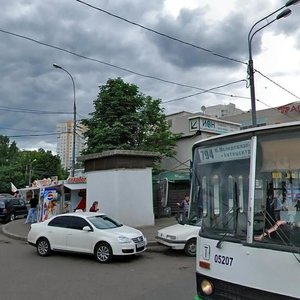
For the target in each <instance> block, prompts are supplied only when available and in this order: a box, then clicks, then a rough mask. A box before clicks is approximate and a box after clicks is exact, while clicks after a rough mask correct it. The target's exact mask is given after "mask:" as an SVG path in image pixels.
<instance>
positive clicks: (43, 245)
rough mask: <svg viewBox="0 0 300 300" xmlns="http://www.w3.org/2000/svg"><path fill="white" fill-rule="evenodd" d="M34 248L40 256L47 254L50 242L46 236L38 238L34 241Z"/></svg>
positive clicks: (49, 249)
mask: <svg viewBox="0 0 300 300" xmlns="http://www.w3.org/2000/svg"><path fill="white" fill-rule="evenodd" d="M36 250H37V253H38V255H40V256H48V255H49V254H50V253H51V248H50V243H49V241H48V240H47V239H46V238H40V239H39V240H38V241H37V243H36Z"/></svg>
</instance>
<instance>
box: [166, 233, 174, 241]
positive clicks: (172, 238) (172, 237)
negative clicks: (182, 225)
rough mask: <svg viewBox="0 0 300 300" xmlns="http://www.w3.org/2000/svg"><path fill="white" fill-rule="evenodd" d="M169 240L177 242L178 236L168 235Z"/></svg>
mask: <svg viewBox="0 0 300 300" xmlns="http://www.w3.org/2000/svg"><path fill="white" fill-rule="evenodd" d="M167 239H170V240H176V236H175V235H170V234H167Z"/></svg>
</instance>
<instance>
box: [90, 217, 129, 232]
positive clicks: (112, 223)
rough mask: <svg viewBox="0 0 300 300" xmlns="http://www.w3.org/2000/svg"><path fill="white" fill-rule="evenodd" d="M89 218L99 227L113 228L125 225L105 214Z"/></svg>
mask: <svg viewBox="0 0 300 300" xmlns="http://www.w3.org/2000/svg"><path fill="white" fill-rule="evenodd" d="M87 219H88V220H89V221H90V222H91V223H92V224H93V225H94V226H95V227H96V228H98V229H111V228H117V227H121V226H123V225H122V224H121V223H119V222H118V221H116V220H113V219H112V218H109V217H108V216H105V215H102V216H95V217H89V218H87Z"/></svg>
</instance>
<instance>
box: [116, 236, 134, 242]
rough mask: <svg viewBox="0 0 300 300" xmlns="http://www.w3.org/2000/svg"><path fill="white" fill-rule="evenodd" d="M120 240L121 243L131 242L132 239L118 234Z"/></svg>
mask: <svg viewBox="0 0 300 300" xmlns="http://www.w3.org/2000/svg"><path fill="white" fill-rule="evenodd" d="M118 241H119V242H120V243H121V244H125V243H131V239H130V238H128V237H126V236H122V235H121V236H118Z"/></svg>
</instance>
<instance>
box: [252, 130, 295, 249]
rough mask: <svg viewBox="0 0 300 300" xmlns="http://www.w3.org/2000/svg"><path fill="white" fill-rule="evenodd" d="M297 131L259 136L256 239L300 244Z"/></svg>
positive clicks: (285, 244)
mask: <svg viewBox="0 0 300 300" xmlns="http://www.w3.org/2000/svg"><path fill="white" fill-rule="evenodd" d="M296 134H297V133H296ZM296 134H295V133H282V134H276V135H269V136H260V137H258V150H259V151H258V153H257V162H258V163H257V169H256V178H257V183H256V193H255V195H256V199H255V201H256V202H257V203H256V206H255V215H254V221H255V224H256V226H254V239H255V240H256V241H259V242H264V243H270V244H278V245H284V246H300V210H298V208H297V203H300V176H299V175H300V155H299V153H300V138H299V137H296ZM297 135H299V134H297ZM298 201H299V202H298ZM258 224H259V225H258Z"/></svg>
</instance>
